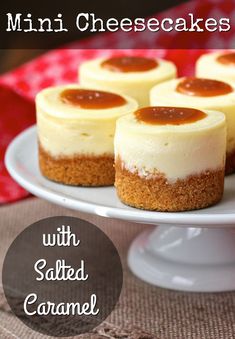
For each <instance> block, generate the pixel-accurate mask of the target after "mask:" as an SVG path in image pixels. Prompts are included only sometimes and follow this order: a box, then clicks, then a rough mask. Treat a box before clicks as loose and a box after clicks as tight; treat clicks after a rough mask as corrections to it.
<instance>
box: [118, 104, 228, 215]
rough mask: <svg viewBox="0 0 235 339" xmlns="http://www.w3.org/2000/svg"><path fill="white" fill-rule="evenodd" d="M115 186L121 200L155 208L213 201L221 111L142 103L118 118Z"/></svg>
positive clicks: (219, 167) (221, 154) (219, 176)
mask: <svg viewBox="0 0 235 339" xmlns="http://www.w3.org/2000/svg"><path fill="white" fill-rule="evenodd" d="M114 147H115V168H116V177H115V186H116V188H117V193H118V196H119V198H120V200H121V201H122V202H124V203H125V204H127V205H130V206H133V207H136V208H141V209H146V210H155V211H186V210H194V209H200V208H204V207H207V206H211V205H213V204H216V203H217V202H218V201H220V200H221V198H222V195H223V189H224V167H225V151H226V124H225V116H224V114H223V113H220V112H217V111H208V110H199V109H193V108H181V107H145V108H142V109H139V110H137V111H136V112H134V113H132V114H128V115H126V116H124V117H122V118H120V119H118V121H117V126H116V133H115V139H114Z"/></svg>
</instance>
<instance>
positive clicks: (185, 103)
mask: <svg viewBox="0 0 235 339" xmlns="http://www.w3.org/2000/svg"><path fill="white" fill-rule="evenodd" d="M234 86H235V85H234V84H233V83H231V82H224V81H218V80H214V79H205V78H195V77H186V78H180V79H175V80H171V81H167V82H165V83H164V84H160V85H157V86H155V87H154V88H153V89H152V90H151V92H150V102H151V105H153V106H172V105H174V106H177V107H192V108H197V109H202V110H203V109H205V110H214V111H220V112H222V113H224V114H225V117H226V124H227V150H226V174H231V173H234V172H235V114H234V112H235V87H234Z"/></svg>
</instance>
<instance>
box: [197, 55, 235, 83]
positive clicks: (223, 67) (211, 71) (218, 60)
mask: <svg viewBox="0 0 235 339" xmlns="http://www.w3.org/2000/svg"><path fill="white" fill-rule="evenodd" d="M196 76H198V77H203V78H210V79H217V80H223V81H235V52H214V53H209V54H204V55H202V56H201V57H200V58H199V59H198V60H197V62H196Z"/></svg>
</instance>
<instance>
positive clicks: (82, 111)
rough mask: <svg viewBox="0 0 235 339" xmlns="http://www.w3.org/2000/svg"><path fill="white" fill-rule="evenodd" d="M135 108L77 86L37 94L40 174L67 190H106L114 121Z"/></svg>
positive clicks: (110, 180)
mask: <svg viewBox="0 0 235 339" xmlns="http://www.w3.org/2000/svg"><path fill="white" fill-rule="evenodd" d="M137 106H138V105H137V103H136V102H135V100H133V99H131V98H129V97H127V96H122V95H119V94H116V93H113V92H107V91H99V90H92V89H84V88H81V87H80V86H78V85H66V86H58V87H50V88H47V89H44V90H42V91H41V92H40V93H39V94H38V95H37V97H36V110H37V131H38V143H39V165H40V169H41V172H42V174H43V175H44V176H45V177H47V178H48V179H51V180H53V181H56V182H60V183H64V184H70V185H82V186H103V185H112V184H113V182H114V168H113V163H114V149H113V138H114V133H115V124H116V120H117V119H118V118H119V117H121V116H122V115H125V114H127V113H131V112H133V111H134V110H136V109H137Z"/></svg>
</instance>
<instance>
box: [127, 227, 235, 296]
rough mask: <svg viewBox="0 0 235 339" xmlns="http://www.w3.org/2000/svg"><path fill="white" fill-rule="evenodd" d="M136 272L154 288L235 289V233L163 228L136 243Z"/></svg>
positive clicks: (132, 252) (133, 259) (133, 267)
mask: <svg viewBox="0 0 235 339" xmlns="http://www.w3.org/2000/svg"><path fill="white" fill-rule="evenodd" d="M128 263H129V267H130V269H131V270H132V272H133V273H134V274H135V275H137V276H138V277H139V278H140V279H142V280H144V281H147V282H149V283H151V284H153V285H157V286H161V287H167V288H170V289H174V290H182V291H195V292H196V291H197V292H218V291H227V290H234V289H235V230H233V229H228V228H226V229H222V228H221V229H218V228H216V229H211V228H197V227H192V226H190V225H188V227H186V228H185V225H184V227H174V226H167V225H162V226H158V227H155V228H154V229H152V230H148V231H145V232H143V233H141V234H140V235H139V236H138V237H137V238H136V239H135V240H134V241H133V243H132V245H131V247H130V250H129V254H128Z"/></svg>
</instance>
